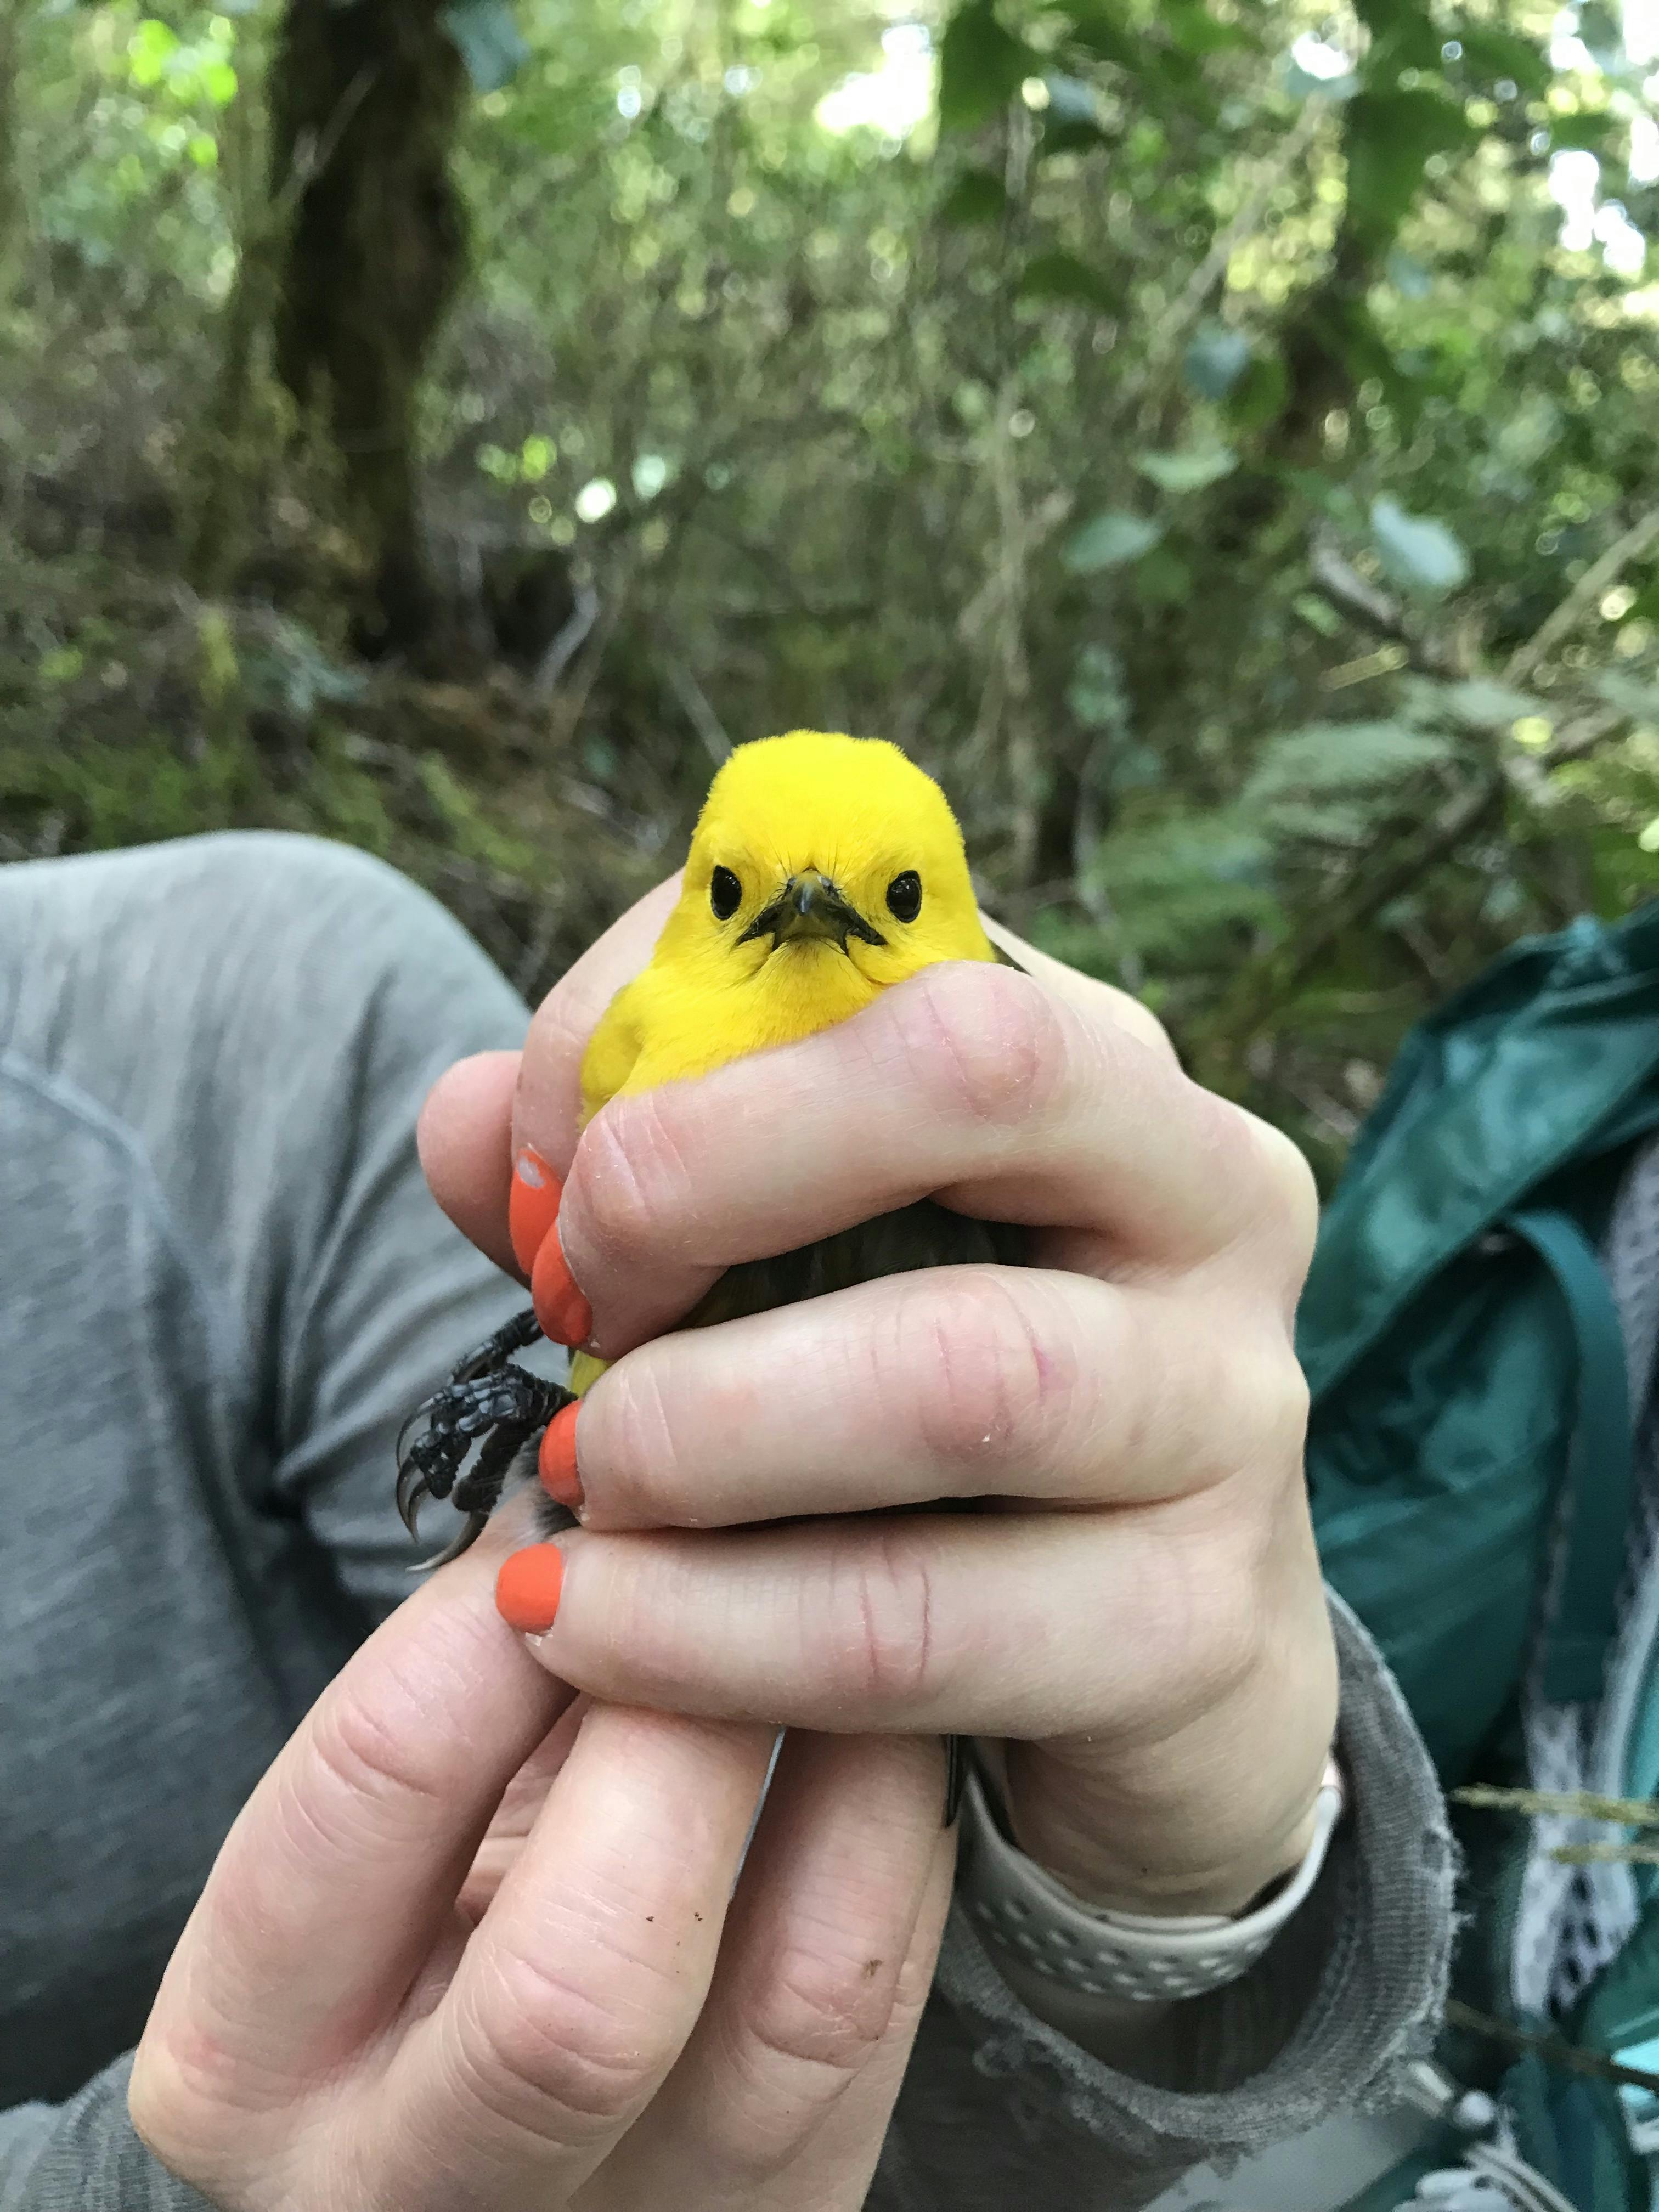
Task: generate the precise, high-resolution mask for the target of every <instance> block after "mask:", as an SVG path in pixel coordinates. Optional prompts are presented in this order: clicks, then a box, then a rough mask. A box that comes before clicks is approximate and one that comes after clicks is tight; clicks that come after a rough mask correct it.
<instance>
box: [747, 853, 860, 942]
mask: <svg viewBox="0 0 1659 2212" xmlns="http://www.w3.org/2000/svg"><path fill="white" fill-rule="evenodd" d="M755 937H769V938H770V939H771V940H772V948H773V950H774V951H776V950H777V948H778V946H779V945H799V944H813V943H817V944H820V945H825V944H827V945H839V946H840V947H841V949H842V951H843V952H845V951H846V950H847V940H848V938H849V937H856V938H858V939H860V941H861V942H862V943H864V944H866V945H885V944H886V942H887V939H885V938H884V936H883V935H882V933H881V932H880V931H879V930H878V929H873V928H872V927H871V926H870V924H869V923H868V922H867V921H866V920H865V918H864V916H863V915H861V914H860V912H859V910H858V908H856V907H854V906H849V905H848V902H847V901H846V900H845V899H844V898H843V897H842V895H841V893H840V892H839V891H838V890H836V887H835V885H834V884H832V883H831V882H830V881H829V878H827V877H824V876H821V875H820V874H819V873H818V872H817V869H816V868H803V869H802V870H801V872H800V873H799V875H798V876H791V877H790V878H789V880H788V882H787V884H785V885H784V887H783V889H782V890H781V891H780V892H779V893H778V895H777V896H776V897H775V899H774V900H773V901H772V902H771V904H770V905H769V906H767V907H763V908H762V909H761V911H760V912H759V913H758V914H757V915H756V916H755V919H754V920H753V921H751V922H750V925H749V927H748V928H747V929H745V930H744V933H743V935H742V936H741V937H740V938H739V939H738V944H739V945H747V944H748V942H749V940H750V938H755Z"/></svg>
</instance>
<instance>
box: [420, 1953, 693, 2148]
mask: <svg viewBox="0 0 1659 2212" xmlns="http://www.w3.org/2000/svg"><path fill="white" fill-rule="evenodd" d="M491 1978H492V1980H493V1982H494V1984H495V1986H494V1989H493V1990H492V1991H491V1994H490V1999H489V2022H488V2024H487V2025H486V2024H485V2023H484V2022H483V2021H482V2020H481V2019H480V2018H479V2016H478V2012H477V2007H476V2006H475V2007H473V2008H470V2010H469V2011H468V2013H467V2014H466V2015H465V2016H464V2019H463V2022H462V2025H461V2028H460V2033H459V2038H458V2048H457V2052H456V2058H457V2067H458V2071H459V2076H460V2087H461V2088H462V2090H463V2092H464V2093H465V2095H466V2096H467V2097H468V2098H469V2099H470V2100H471V2101H472V2102H474V2103H475V2104H476V2105H477V2106H479V2107H481V2108H482V2109H483V2111H485V2112H488V2113H489V2115H490V2116H491V2117H492V2118H495V2119H496V2120H499V2121H502V2122H506V2123H509V2124H513V2125H515V2126H519V2127H524V2128H526V2129H528V2130H531V2131H532V2132H533V2133H534V2134H536V2135H538V2136H542V2137H544V2138H546V2139H548V2140H550V2141H553V2142H560V2143H566V2144H581V2143H586V2142H592V2141H594V2140H595V2139H596V2138H599V2137H603V2136H606V2135H608V2134H610V2133H611V2132H613V2131H614V2130H616V2129H617V2128H619V2127H621V2126H623V2125H624V2124H626V2122H627V2121H628V2119H629V2117H630V2116H631V2115H632V2113H633V2112H634V2111H635V2107H636V2106H638V2105H639V2103H640V2102H641V2100H642V2099H643V2098H644V2097H646V2096H647V2094H648V2093H649V2092H650V2089H651V2087H652V2085H653V2082H654V2081H655V2080H656V2079H657V2078H658V2076H659V2075H660V2074H661V2073H663V2072H665V2070H666V2069H667V2067H668V2065H669V2063H671V2059H672V2056H673V2051H672V2048H671V2045H669V2044H668V2042H667V2041H666V2039H665V2037H664V2035H663V2033H662V2030H661V2028H660V2027H654V2028H647V2027H643V2026H641V2024H640V2022H638V2021H629V2020H628V2019H625V2018H624V2017H623V2016H622V2015H621V2014H620V2013H619V2011H618V2010H617V2008H616V2007H615V2006H614V2005H612V2004H609V2003H607V2002H605V1999H604V1998H603V1997H601V1996H599V1995H598V1994H596V1993H595V1991H594V1990H591V1989H588V1988H586V1987H585V1986H584V1985H583V1984H581V1983H580V1981H578V1980H576V1979H574V1978H567V1977H565V1976H562V1975H560V1974H558V1973H556V1972H553V1971H551V1970H550V1969H549V1968H548V1967H546V1966H542V1965H540V1964H539V1963H538V1961H536V1960H532V1959H530V1958H528V1957H526V1956H525V1955H523V1954H518V1953H509V1954H504V1955H501V1956H500V1957H498V1958H497V1959H496V1960H495V1961H494V1966H493V1973H492V1977H491Z"/></svg>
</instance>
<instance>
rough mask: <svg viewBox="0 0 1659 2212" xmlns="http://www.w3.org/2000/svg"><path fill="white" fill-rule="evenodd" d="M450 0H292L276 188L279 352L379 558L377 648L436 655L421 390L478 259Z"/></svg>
mask: <svg viewBox="0 0 1659 2212" xmlns="http://www.w3.org/2000/svg"><path fill="white" fill-rule="evenodd" d="M441 18H442V9H441V4H440V0H351V4H349V5H348V6H341V5H340V4H339V0H289V9H288V12H287V16H286V19H285V21H284V24H283V34H282V38H281V41H280V43H279V46H278V49H277V52H276V64H275V67H274V69H273V70H272V73H271V191H272V195H273V197H274V198H277V199H280V198H281V197H282V196H283V194H285V193H289V194H292V193H295V191H296V189H297V207H296V212H295V220H294V222H293V224H292V226H291V228H290V229H289V233H288V246H287V252H286V256H285V260H284V264H283V272H282V276H281V282H280V290H279V296H278V302H277V311H276V367H277V371H278V374H280V375H281V377H282V379H283V382H284V383H285V384H286V385H287V386H288V387H289V390H290V391H291V392H293V394H294V396H295V399H296V400H297V401H298V402H299V403H300V404H301V406H302V407H317V408H319V409H324V410H326V413H327V417H328V420H329V422H330V424H331V429H332V433H333V435H334V438H335V441H336V442H337V445H338V447H339V450H340V454H341V458H342V460H343V466H344V471H345V477H346V483H347V485H348V487H349V494H350V497H351V501H352V505H353V507H354V510H355V520H356V527H357V529H358V530H359V532H361V534H362V538H363V539H364V542H365V544H366V547H367V549H368V554H369V557H370V561H371V563H372V567H373V573H374V586H373V604H372V605H370V606H369V607H368V608H367V609H366V610H365V613H364V618H363V620H362V623H361V625H360V630H361V637H362V643H363V644H364V645H365V646H366V647H368V648H369V649H371V650H380V651H388V652H392V651H395V652H404V653H415V654H418V655H421V656H422V657H428V656H429V655H430V654H431V653H433V652H434V651H435V649H441V648H439V645H438V640H437V638H436V635H435V632H436V629H437V627H438V613H439V608H438V597H437V594H436V592H435V590H434V587H433V585H432V581H431V577H430V574H429V570H428V562H427V559H426V555H425V550H424V547H423V544H422V530H421V522H420V504H419V498H418V492H417V486H416V461H415V453H414V416H415V396H416V388H417V386H418V384H419V380H420V376H421V372H422V367H423V365H424V363H425V361H426V358H427V355H428V350H429V349H430V347H431V344H432V341H433V339H434V337H435V335H436V333H437V331H438V328H439V325H440V324H441V321H442V319H443V314H444V311H445V309H446V307H447V306H448V304H449V301H450V300H451V298H452V297H453V294H454V292H455V289H456V287H457V285H458V283H459V280H460V277H461V274H462V271H463V270H464V267H465V258H466V243H465V219H464V212H463V209H462V206H461V202H460V197H459V193H458V191H456V188H455V186H454V184H453V181H452V179H451V177H450V174H449V155H450V149H451V146H452V143H453V138H454V134H455V130H456V126H457V124H458V122H459V116H460V111H461V101H462V97H463V92H464V87H465V76H464V72H463V70H462V66H461V61H460V57H459V54H458V53H457V52H456V50H455V47H454V46H453V44H452V42H451V41H450V39H449V38H448V36H447V33H446V32H445V30H444V27H443V23H442V20H441Z"/></svg>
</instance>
